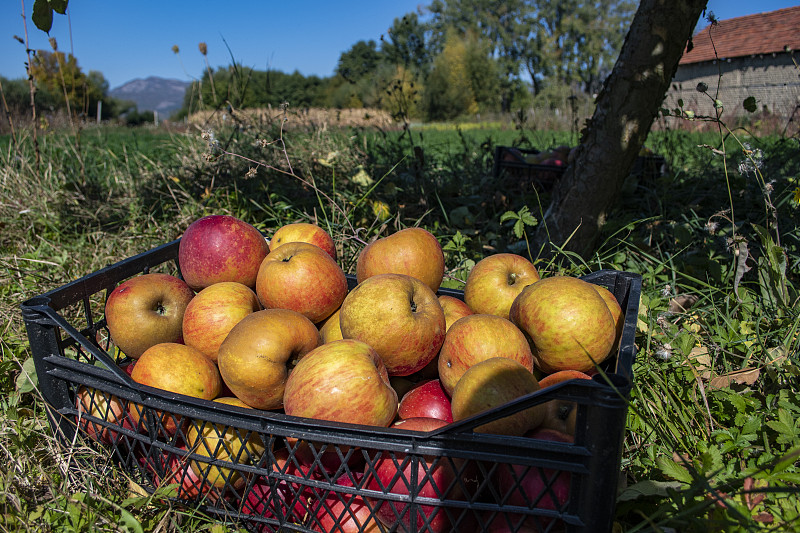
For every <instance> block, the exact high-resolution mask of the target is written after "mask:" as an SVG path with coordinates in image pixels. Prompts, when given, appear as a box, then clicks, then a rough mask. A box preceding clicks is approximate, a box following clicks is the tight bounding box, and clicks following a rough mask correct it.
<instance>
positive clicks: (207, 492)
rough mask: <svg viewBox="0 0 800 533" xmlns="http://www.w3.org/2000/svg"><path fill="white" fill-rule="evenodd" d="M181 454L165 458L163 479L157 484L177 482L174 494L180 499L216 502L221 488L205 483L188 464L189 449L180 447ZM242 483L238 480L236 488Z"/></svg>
mask: <svg viewBox="0 0 800 533" xmlns="http://www.w3.org/2000/svg"><path fill="white" fill-rule="evenodd" d="M181 450H183V454H181V455H172V456H169V458H168V459H167V468H168V469H167V472H166V476H164V478H163V479H160V480H159V486H164V485H173V484H177V493H176V494H175V496H176V497H177V498H179V499H181V500H196V499H200V498H202V499H204V500H208V502H210V503H215V502H217V501H218V500H219V499H220V498H221V497H222V496H223V490H222V489H221V488H219V487H215V486H213V485H211V484H210V483H207V482H206V481H205V480H204V479H203V478H202V477H201V476H199V475H198V474H197V473H196V472H195V471H194V469H192V467H191V466H190V461H189V459H188V458H187V457H188V455H189V451H188V450H187V449H186V447H181ZM242 486H243V484H242V483H241V481H240V484H239V486H238V488H241V487H242Z"/></svg>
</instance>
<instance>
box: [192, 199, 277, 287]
mask: <svg viewBox="0 0 800 533" xmlns="http://www.w3.org/2000/svg"><path fill="white" fill-rule="evenodd" d="M267 253H269V245H268V244H267V240H266V239H265V238H264V236H263V235H262V234H261V232H260V231H258V230H257V229H256V228H255V227H254V226H252V225H250V224H248V223H247V222H244V221H243V220H239V219H238V218H236V217H232V216H229V215H210V216H207V217H203V218H200V219H198V220H195V221H194V222H192V223H191V224H189V227H188V228H186V231H185V232H184V233H183V237H181V242H180V244H179V245H178V264H179V265H180V268H181V274H183V279H185V280H186V283H188V284H189V286H190V287H192V288H193V289H194V290H200V289H203V288H205V287H208V286H209V285H211V284H212V283H218V282H220V281H236V282H238V283H241V284H243V285H247V286H248V287H250V288H251V289H252V288H254V287H255V286H256V276H257V275H258V268H259V267H260V266H261V261H263V260H264V258H265V257H266V256H267Z"/></svg>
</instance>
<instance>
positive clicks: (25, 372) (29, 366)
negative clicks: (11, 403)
mask: <svg viewBox="0 0 800 533" xmlns="http://www.w3.org/2000/svg"><path fill="white" fill-rule="evenodd" d="M16 386H17V392H18V393H20V394H25V393H26V392H33V391H34V390H35V389H36V387H38V386H39V378H38V376H37V375H36V366H35V365H34V362H33V357H29V358H28V359H26V360H25V362H24V363H22V372H20V374H19V376H17V383H16Z"/></svg>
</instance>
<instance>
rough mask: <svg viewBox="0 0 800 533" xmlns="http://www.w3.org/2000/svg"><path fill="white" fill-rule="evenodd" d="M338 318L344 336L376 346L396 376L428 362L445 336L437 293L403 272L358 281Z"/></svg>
mask: <svg viewBox="0 0 800 533" xmlns="http://www.w3.org/2000/svg"><path fill="white" fill-rule="evenodd" d="M339 322H340V325H341V328H342V336H343V337H344V338H345V339H357V340H360V341H362V342H365V343H367V344H369V345H370V346H372V347H373V348H375V351H377V352H378V355H380V357H381V359H383V362H384V364H385V365H386V369H387V370H388V371H389V374H390V375H392V376H408V375H410V374H413V373H414V372H417V371H418V370H421V369H422V368H424V367H425V365H427V364H428V363H430V362H431V361H432V360H433V359H434V358H435V357H436V354H438V353H439V349H440V348H441V346H442V343H443V342H444V339H445V327H446V323H445V318H444V311H442V306H441V305H440V304H439V300H438V299H437V297H436V294H435V293H434V292H433V291H432V290H431V289H430V287H428V286H427V285H426V284H425V283H423V282H422V281H420V280H419V279H417V278H414V277H411V276H408V275H404V274H377V275H374V276H371V277H369V278H367V279H365V280H364V281H362V282H361V283H359V284H358V285H357V286H356V287H355V288H354V289H353V290H351V291H350V293H349V294H348V295H347V297H346V298H345V299H344V302H342V309H341V310H340V311H339Z"/></svg>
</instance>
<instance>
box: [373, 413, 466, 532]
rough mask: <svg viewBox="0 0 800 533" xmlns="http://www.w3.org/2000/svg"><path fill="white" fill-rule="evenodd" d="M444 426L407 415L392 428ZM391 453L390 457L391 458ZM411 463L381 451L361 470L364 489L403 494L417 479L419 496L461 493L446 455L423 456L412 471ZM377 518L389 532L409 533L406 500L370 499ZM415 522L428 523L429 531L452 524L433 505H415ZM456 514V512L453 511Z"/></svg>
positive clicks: (456, 495)
mask: <svg viewBox="0 0 800 533" xmlns="http://www.w3.org/2000/svg"><path fill="white" fill-rule="evenodd" d="M445 425H447V422H445V421H444V420H436V419H434V418H409V419H406V420H400V421H398V422H397V423H396V424H395V425H394V426H393V427H398V428H402V429H406V430H412V431H425V432H427V431H433V430H435V429H439V428H441V427H443V426H445ZM392 455H393V456H394V457H392ZM412 464H413V463H412V462H411V461H408V460H406V455H405V454H403V453H401V452H395V453H394V454H389V453H388V452H387V453H384V454H382V455H381V456H380V458H378V460H377V461H376V462H375V463H374V465H367V467H366V469H365V476H366V484H365V486H366V488H367V489H368V490H374V491H379V492H383V493H385V494H391V495H402V496H406V495H408V494H409V492H410V487H411V483H412V482H413V481H412V480H413V479H416V480H417V486H416V487H415V489H416V491H415V492H416V494H417V496H419V497H423V498H436V499H449V500H453V499H460V498H462V497H463V494H462V492H461V490H460V488H459V487H460V485H459V484H458V483H457V482H456V476H457V472H456V470H455V468H454V463H453V462H452V461H451V460H449V459H447V458H444V457H442V458H435V457H423V458H422V460H421V461H420V462H418V463H417V468H416V472H414V471H413V470H414V468H413V466H412ZM370 501H371V503H372V505H373V506H374V507H376V510H375V514H376V516H377V517H378V519H379V520H380V521H381V522H382V523H383V524H384V525H385V526H386V527H388V528H395V529H393V531H403V532H409V533H411V519H412V515H411V512H412V509H411V507H410V506H409V504H407V503H403V502H396V501H391V500H380V499H378V498H370ZM416 509H417V515H416V517H415V519H416V523H417V525H418V526H419V525H420V524H424V523H426V522H428V529H427V530H426V531H430V532H431V533H440V532H443V531H449V530H450V529H451V528H452V527H453V524H452V523H451V521H450V518H449V517H448V516H447V513H446V512H445V509H444V508H443V507H439V506H433V505H419V506H417V507H416ZM454 512H456V513H457V511H455V510H454Z"/></svg>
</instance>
